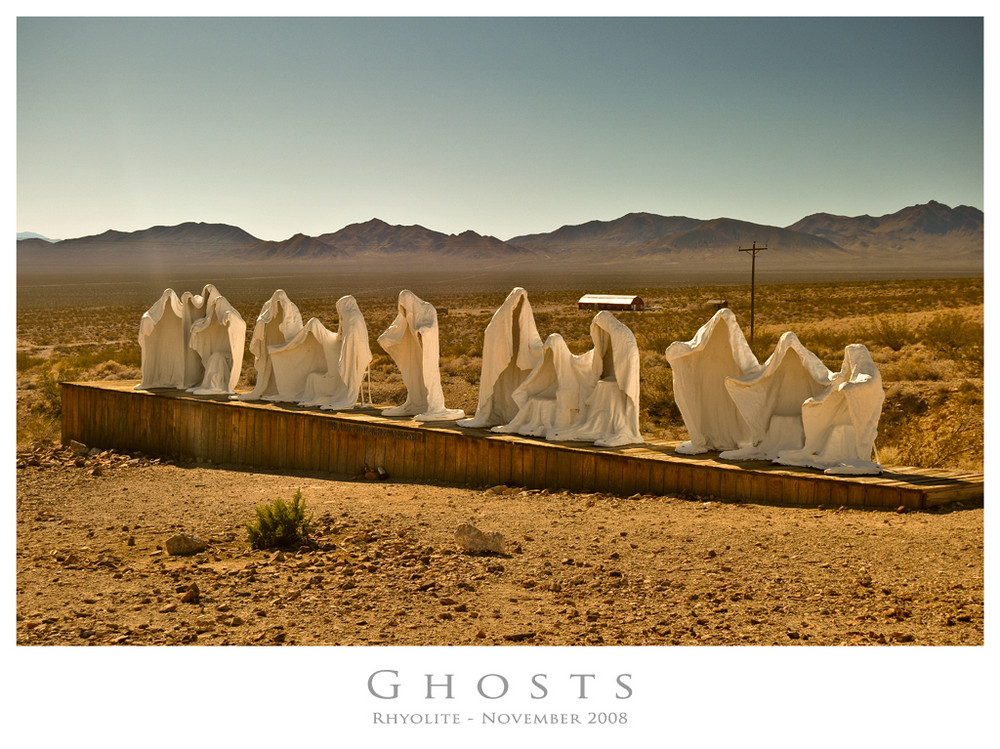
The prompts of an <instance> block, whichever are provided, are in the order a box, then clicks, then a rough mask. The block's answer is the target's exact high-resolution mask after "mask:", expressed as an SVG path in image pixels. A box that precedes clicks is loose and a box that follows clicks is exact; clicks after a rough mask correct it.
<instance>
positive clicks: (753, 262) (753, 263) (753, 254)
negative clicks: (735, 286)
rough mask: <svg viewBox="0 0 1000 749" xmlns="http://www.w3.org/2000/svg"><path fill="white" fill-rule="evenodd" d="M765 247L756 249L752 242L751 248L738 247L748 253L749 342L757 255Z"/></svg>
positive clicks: (751, 333)
mask: <svg viewBox="0 0 1000 749" xmlns="http://www.w3.org/2000/svg"><path fill="white" fill-rule="evenodd" d="M766 249H767V246H766V245H765V246H764V247H758V246H757V243H756V242H754V243H753V246H752V247H740V248H739V250H740V252H749V253H750V258H751V260H750V340H751V342H752V341H753V301H754V299H753V297H754V286H755V285H756V275H757V253H758V252H760V251H761V250H766Z"/></svg>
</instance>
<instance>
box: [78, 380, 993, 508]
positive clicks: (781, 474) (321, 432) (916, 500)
mask: <svg viewBox="0 0 1000 749" xmlns="http://www.w3.org/2000/svg"><path fill="white" fill-rule="evenodd" d="M62 397H63V410H64V414H63V421H62V439H63V440H64V441H69V440H70V439H75V440H78V441H80V442H83V443H84V444H88V445H91V446H94V447H101V448H115V449H120V450H123V451H129V452H133V451H136V450H141V451H143V452H145V453H148V454H162V455H167V456H182V457H187V458H196V457H202V458H210V459H212V460H214V461H216V462H219V463H241V464H245V465H254V466H258V465H259V466H268V465H270V466H277V467H285V468H291V469H300V470H321V471H331V472H336V473H341V474H347V475H355V474H356V473H357V472H358V470H359V469H360V468H361V466H362V465H363V464H364V463H365V462H366V461H367V462H368V463H369V465H371V466H372V467H373V468H374V467H376V466H377V465H384V466H385V468H386V470H387V471H389V472H390V475H394V476H401V477H403V476H413V477H416V478H418V479H427V480H431V481H434V480H440V481H448V482H456V483H467V484H471V485H475V486H482V485H484V484H490V483H509V484H513V485H524V486H535V487H549V488H552V489H569V490H574V491H606V492H609V493H614V494H621V495H626V496H630V495H632V494H635V493H664V494H672V493H677V492H678V491H686V492H690V493H696V494H700V495H713V496H718V497H724V498H728V499H735V500H738V501H744V502H747V501H749V502H752V501H767V502H773V503H781V504H789V505H798V506H805V507H813V506H817V505H823V506H824V507H837V506H841V505H843V506H848V507H866V508H867V507H871V508H876V507H881V508H889V509H895V508H896V507H899V506H904V507H908V508H911V509H920V508H925V507H930V506H934V505H935V504H942V503H945V502H951V501H956V500H960V499H972V500H974V499H981V498H982V496H983V476H982V474H975V473H972V474H970V473H969V472H967V471H953V470H944V471H921V470H919V469H914V468H909V467H903V468H892V469H891V470H887V471H886V472H885V474H883V475H881V476H860V477H832V476H824V475H823V474H821V473H819V472H816V471H813V470H811V469H794V468H785V467H777V466H773V465H770V464H762V463H750V464H739V465H734V464H731V463H726V462H724V461H721V462H720V461H718V460H717V459H716V458H717V456H713V455H712V454H708V455H705V456H697V457H695V458H690V457H686V456H679V455H677V454H676V453H674V452H673V447H674V443H667V442H663V441H657V440H650V441H649V442H648V443H647V444H645V445H642V446H636V447H630V448H626V449H618V450H600V449H591V448H585V449H581V448H580V446H579V445H570V444H567V445H560V444H558V443H546V442H544V441H540V440H534V439H525V438H520V437H517V436H513V435H506V436H503V437H499V436H496V435H491V434H490V433H489V432H487V431H485V430H460V429H455V428H453V427H451V426H448V425H441V424H438V425H422V424H418V423H416V422H410V421H405V420H402V421H389V420H386V419H382V418H381V417H380V416H378V415H377V414H372V413H366V412H343V413H341V414H333V413H327V412H322V411H318V410H305V409H299V408H297V407H294V406H289V405H287V404H282V405H278V404H270V403H252V404H251V403H244V402H239V401H226V400H224V399H219V398H215V397H211V398H199V397H197V396H192V395H190V394H187V393H183V392H182V391H157V392H153V393H150V392H144V391H134V390H132V383H65V384H64V385H63V386H62Z"/></svg>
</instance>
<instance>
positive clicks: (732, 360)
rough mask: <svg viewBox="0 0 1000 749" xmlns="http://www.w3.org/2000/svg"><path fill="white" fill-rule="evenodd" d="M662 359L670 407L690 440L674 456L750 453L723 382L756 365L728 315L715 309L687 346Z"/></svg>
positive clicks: (670, 349) (672, 346)
mask: <svg viewBox="0 0 1000 749" xmlns="http://www.w3.org/2000/svg"><path fill="white" fill-rule="evenodd" d="M666 357H667V362H668V363H669V364H670V369H671V371H672V372H673V380H674V401H675V402H676V403H677V408H678V409H679V410H680V412H681V417H682V418H683V419H684V426H686V427H687V431H688V436H689V437H690V439H689V440H687V441H686V442H683V443H681V444H680V445H678V447H677V448H676V450H677V452H679V453H682V454H685V455H697V454H699V453H704V452H708V451H709V450H734V449H737V448H742V447H750V446H751V444H752V443H751V437H750V427H749V425H748V424H747V422H746V419H744V418H743V416H742V414H741V413H740V411H739V409H738V408H737V407H736V404H735V403H734V402H733V400H732V398H731V397H730V396H729V391H728V390H727V389H726V379H727V378H729V377H735V378H741V377H747V376H750V375H753V374H755V373H756V372H758V371H760V363H759V362H758V361H757V357H756V356H754V354H753V351H751V350H750V345H749V344H748V343H747V339H746V338H745V337H744V336H743V331H742V330H740V326H739V325H738V324H737V323H736V315H734V314H733V311H732V310H731V309H728V308H724V309H720V310H719V311H718V312H716V313H715V314H714V315H712V318H711V319H710V320H709V321H708V322H707V323H705V324H704V325H702V326H701V327H700V328H699V329H698V332H697V333H695V334H694V338H692V339H691V340H690V341H686V342H683V341H675V342H674V343H671V344H670V346H668V347H667V351H666Z"/></svg>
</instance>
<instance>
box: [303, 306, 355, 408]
mask: <svg viewBox="0 0 1000 749" xmlns="http://www.w3.org/2000/svg"><path fill="white" fill-rule="evenodd" d="M337 317H338V319H339V326H338V328H337V332H336V333H335V334H334V336H335V338H334V339H333V340H330V339H327V340H328V341H329V343H328V345H325V346H324V347H323V353H324V356H325V359H326V371H325V372H312V373H310V374H309V375H308V376H307V377H306V380H305V388H304V390H303V395H302V399H301V400H300V401H299V405H300V406H319V407H320V408H322V409H324V410H327V411H332V410H346V409H352V408H354V407H355V406H356V405H357V403H358V396H359V395H360V393H361V384H362V382H363V381H364V377H365V372H366V371H367V369H368V365H369V364H370V363H371V360H372V352H371V348H370V346H369V344H368V326H367V325H366V324H365V318H364V315H363V314H361V309H360V308H359V307H358V302H357V300H355V298H354V297H353V296H350V295H347V296H342V297H341V298H340V299H338V300H337Z"/></svg>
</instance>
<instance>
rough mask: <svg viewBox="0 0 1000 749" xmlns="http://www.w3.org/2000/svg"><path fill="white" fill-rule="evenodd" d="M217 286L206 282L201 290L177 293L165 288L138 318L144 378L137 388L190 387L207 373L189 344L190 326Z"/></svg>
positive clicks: (201, 314) (202, 310)
mask: <svg viewBox="0 0 1000 749" xmlns="http://www.w3.org/2000/svg"><path fill="white" fill-rule="evenodd" d="M218 293H219V292H218V290H217V289H216V288H215V286H213V285H212V284H206V285H205V287H204V288H203V289H202V292H201V294H192V293H191V292H189V291H185V292H184V293H183V294H182V295H181V296H179V297H178V296H177V294H176V292H174V290H173V289H164V291H163V294H162V295H161V296H160V298H159V299H158V300H157V302H156V304H154V305H153V306H152V307H150V308H149V309H148V310H146V312H144V313H143V315H142V318H141V320H140V321H139V348H140V349H141V351H142V380H141V381H140V382H139V384H138V385H136V387H135V389H136V390H150V389H153V388H177V389H182V390H183V389H187V388H191V387H195V386H196V385H197V384H198V383H200V382H201V380H202V377H203V376H204V368H203V366H202V362H201V358H200V357H199V356H198V354H197V353H196V352H195V351H194V350H193V349H192V348H191V347H190V342H191V326H192V325H193V324H194V323H195V322H197V321H198V320H200V319H201V318H203V317H204V316H205V311H206V305H207V303H208V302H209V301H210V300H211V298H212V297H213V296H216V295H218Z"/></svg>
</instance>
